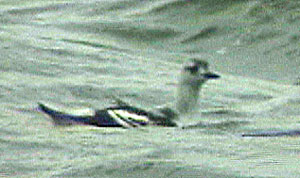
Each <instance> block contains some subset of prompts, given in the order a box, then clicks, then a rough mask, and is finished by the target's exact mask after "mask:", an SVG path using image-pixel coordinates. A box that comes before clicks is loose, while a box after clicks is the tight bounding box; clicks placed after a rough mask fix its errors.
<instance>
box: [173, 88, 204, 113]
mask: <svg viewBox="0 0 300 178" xmlns="http://www.w3.org/2000/svg"><path fill="white" fill-rule="evenodd" d="M200 88H201V85H188V84H179V86H178V91H177V101H176V110H177V111H178V112H179V114H182V115H184V114H188V113H190V112H192V111H193V109H195V107H196V105H197V101H198V97H199V91H200Z"/></svg>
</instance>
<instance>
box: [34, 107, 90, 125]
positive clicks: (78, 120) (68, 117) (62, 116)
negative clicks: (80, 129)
mask: <svg viewBox="0 0 300 178" xmlns="http://www.w3.org/2000/svg"><path fill="white" fill-rule="evenodd" d="M38 105H39V106H38V110H39V111H41V112H43V113H45V114H46V115H48V116H50V117H51V118H52V121H53V123H54V125H62V126H66V125H80V124H84V125H85V124H90V119H91V116H89V115H83V116H78V115H72V114H67V113H64V112H60V111H56V110H54V109H51V108H49V107H47V106H46V105H44V104H42V103H38Z"/></svg>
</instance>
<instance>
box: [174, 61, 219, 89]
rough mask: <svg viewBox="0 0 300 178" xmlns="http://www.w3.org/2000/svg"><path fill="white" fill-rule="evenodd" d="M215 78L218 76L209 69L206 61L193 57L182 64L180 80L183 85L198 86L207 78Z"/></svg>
mask: <svg viewBox="0 0 300 178" xmlns="http://www.w3.org/2000/svg"><path fill="white" fill-rule="evenodd" d="M217 78H220V76H219V75H218V74H215V73H212V72H210V71H209V65H208V63H207V62H206V61H204V60H200V59H195V58H193V59H190V61H189V62H188V63H187V64H186V65H185V66H184V68H183V70H182V74H181V81H180V82H181V84H183V85H192V86H200V85H201V84H203V83H204V82H206V81H207V80H210V79H217Z"/></svg>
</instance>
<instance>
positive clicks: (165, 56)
mask: <svg viewBox="0 0 300 178" xmlns="http://www.w3.org/2000/svg"><path fill="white" fill-rule="evenodd" d="M0 23H1V25H0V42H1V45H0V54H1V55H0V70H1V74H0V82H1V83H0V106H1V107H0V115H1V117H0V163H1V164H0V165H1V166H0V177H230V178H231V177H243V178H244V177H268V178H270V177H284V178H286V177H293V178H294V177H299V174H300V169H299V168H300V165H299V152H300V144H299V141H300V140H299V137H278V138H243V137H241V134H242V133H249V132H253V131H257V130H274V129H276V130H284V129H297V128H299V122H300V110H299V106H300V88H299V86H298V85H295V84H297V83H299V82H300V81H299V79H298V77H299V76H300V71H299V66H300V60H299V59H300V58H299V57H300V41H299V40H300V2H298V1H296V0H294V1H293V0H289V1H287V0H286V1H284V0H264V1H251V0H249V1H246V0H240V1H239V0H215V1H211V0H185V1H183V0H167V1H163V0H161V1H158V0H148V1H141V0H140V1H137V0H135V1H134V0H126V1H125V0H112V1H104V0H100V1H99V0H98V1H97V0H89V1H79V0H73V1H72V0H69V1H47V0H44V1H37V0H32V1H25V0H20V1H11V0H2V1H0ZM191 57H197V58H202V59H205V60H207V61H208V62H209V63H210V64H211V70H213V71H215V72H217V73H218V74H220V75H221V76H222V78H221V79H220V80H215V81H209V82H208V83H207V84H206V85H205V87H204V88H203V89H202V91H201V99H200V101H199V106H197V107H198V110H197V111H198V112H197V113H196V114H195V115H194V116H193V117H192V118H184V119H186V120H188V122H189V121H190V122H191V123H195V122H196V123H199V124H198V126H197V127H193V128H190V129H181V128H162V127H145V128H140V129H121V128H95V127H88V126H75V127H54V126H53V125H52V123H51V121H50V119H49V118H47V117H45V116H44V115H42V114H41V113H39V112H37V111H36V110H35V108H36V107H37V102H43V103H47V104H51V105H54V106H56V107H57V108H61V109H68V108H72V109H73V108H94V109H101V108H105V107H108V106H111V105H112V104H113V97H117V98H120V99H122V100H124V101H126V102H128V103H130V104H132V105H134V106H138V107H142V108H153V107H155V106H157V105H161V104H164V103H168V102H170V101H173V100H174V98H175V96H174V92H175V89H176V84H177V76H178V74H179V71H180V69H181V66H182V64H183V63H184V62H185V61H186V60H187V59H188V58H191Z"/></svg>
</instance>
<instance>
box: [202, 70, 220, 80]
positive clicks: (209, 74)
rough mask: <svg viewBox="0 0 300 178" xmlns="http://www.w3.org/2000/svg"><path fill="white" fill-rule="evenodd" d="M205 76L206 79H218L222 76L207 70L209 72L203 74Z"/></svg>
mask: <svg viewBox="0 0 300 178" xmlns="http://www.w3.org/2000/svg"><path fill="white" fill-rule="evenodd" d="M203 76H204V78H206V79H217V78H220V75H218V74H214V73H212V72H207V73H205V74H203Z"/></svg>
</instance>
